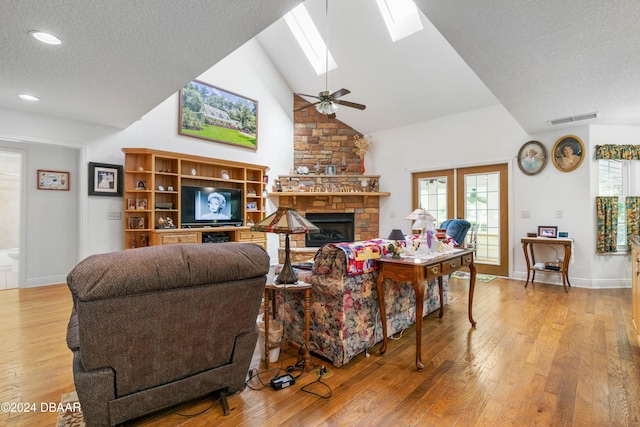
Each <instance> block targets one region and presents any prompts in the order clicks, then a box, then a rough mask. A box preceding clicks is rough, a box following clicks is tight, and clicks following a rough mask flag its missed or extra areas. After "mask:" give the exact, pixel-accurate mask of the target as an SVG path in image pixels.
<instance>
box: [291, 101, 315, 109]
mask: <svg viewBox="0 0 640 427" xmlns="http://www.w3.org/2000/svg"><path fill="white" fill-rule="evenodd" d="M317 104H320V101H318V102H314V103H313V104H308V105H305V106H304V107H300V108H294V110H293V111H300V110H304V109H305V108H309V107H313V106H315V105H317Z"/></svg>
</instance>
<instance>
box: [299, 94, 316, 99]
mask: <svg viewBox="0 0 640 427" xmlns="http://www.w3.org/2000/svg"><path fill="white" fill-rule="evenodd" d="M294 95H298V96H306V97H309V98H315V99H321V98H320V97H319V96H318V95H307V94H305V93H294Z"/></svg>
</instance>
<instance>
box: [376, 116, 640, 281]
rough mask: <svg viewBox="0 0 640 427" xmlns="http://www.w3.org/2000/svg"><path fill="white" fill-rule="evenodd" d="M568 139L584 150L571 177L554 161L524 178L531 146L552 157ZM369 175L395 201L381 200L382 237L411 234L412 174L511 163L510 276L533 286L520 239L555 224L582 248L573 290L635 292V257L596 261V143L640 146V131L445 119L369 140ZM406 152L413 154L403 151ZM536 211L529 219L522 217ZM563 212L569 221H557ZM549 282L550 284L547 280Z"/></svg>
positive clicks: (545, 251)
mask: <svg viewBox="0 0 640 427" xmlns="http://www.w3.org/2000/svg"><path fill="white" fill-rule="evenodd" d="M568 134H573V135H577V136H578V137H580V139H582V141H583V142H584V144H585V153H584V156H585V158H584V161H583V163H582V165H581V166H580V167H579V168H578V169H576V170H574V171H572V172H561V171H559V170H558V169H557V168H555V166H554V165H553V162H552V160H551V159H549V161H548V163H547V166H546V167H545V169H544V170H543V171H542V172H541V173H540V174H538V175H535V176H528V175H524V174H523V173H521V172H520V170H519V168H518V166H517V163H516V162H515V159H516V156H517V153H518V150H519V149H520V147H521V146H522V145H523V144H524V143H525V142H527V141H530V140H537V141H540V142H541V143H543V144H544V145H545V147H546V148H547V151H548V154H549V155H551V152H552V148H553V146H554V144H555V142H556V141H557V140H558V139H559V138H561V137H563V136H566V135H568ZM370 140H371V141H372V146H371V149H370V151H369V153H367V156H366V159H365V161H366V163H367V171H368V172H371V173H373V174H380V175H381V176H382V178H381V183H380V186H381V189H382V190H384V191H390V192H391V196H390V197H388V198H383V199H382V204H381V212H380V232H381V234H384V233H386V232H388V231H389V230H391V229H392V228H401V229H408V226H409V221H407V220H405V219H404V217H405V216H406V215H407V214H408V213H409V212H411V209H412V199H411V185H412V184H411V173H412V172H417V171H426V170H436V169H448V168H453V167H466V166H474V165H482V164H492V163H504V162H506V161H508V162H509V164H510V168H509V187H510V188H509V192H510V206H509V210H510V212H509V214H510V217H509V223H510V231H509V237H510V239H509V240H510V248H509V249H510V254H511V266H510V276H511V277H512V278H516V279H522V280H524V279H526V262H525V259H524V254H523V251H522V247H521V245H520V239H521V238H522V237H523V236H526V233H527V232H536V231H537V227H538V225H556V226H558V230H560V231H568V232H569V236H570V237H572V238H573V239H574V241H575V245H574V249H575V250H574V262H573V263H572V264H571V265H570V267H569V273H570V280H571V283H572V285H573V286H580V287H598V288H600V287H629V286H630V279H629V277H630V266H629V264H630V263H629V257H628V255H626V256H625V255H619V256H598V255H595V240H596V237H595V229H596V220H595V216H596V215H595V195H596V192H597V188H598V176H597V164H596V162H595V160H593V157H594V148H593V147H594V146H595V145H596V144H611V143H619V144H624V143H627V144H631V143H633V144H637V143H638V141H639V140H640V128H637V127H613V126H582V127H578V128H572V129H571V130H570V131H568V130H567V129H564V130H562V129H560V130H554V131H550V132H546V133H543V134H537V135H528V134H527V133H526V132H524V131H523V130H522V128H521V127H520V126H519V125H518V123H517V122H515V120H514V119H513V118H512V117H511V115H510V114H509V113H508V112H507V111H506V110H505V109H504V108H503V107H502V106H495V107H490V108H485V109H481V110H476V111H470V112H467V113H463V114H457V115H452V116H449V117H445V118H442V119H438V120H432V121H428V122H422V123H416V124H414V125H411V126H405V127H401V128H396V129H388V130H385V131H382V132H377V133H374V134H372V135H370ZM399 147H406V149H399ZM522 211H529V212H530V218H521V215H522ZM557 211H562V216H563V217H562V218H558V217H557ZM536 253H539V254H540V255H541V256H542V257H551V256H552V255H553V251H552V250H551V249H550V248H544V247H540V245H538V246H537V247H536ZM540 276H544V277H540ZM536 280H537V281H545V282H548V283H555V284H561V281H560V277H559V275H538V276H537V278H536Z"/></svg>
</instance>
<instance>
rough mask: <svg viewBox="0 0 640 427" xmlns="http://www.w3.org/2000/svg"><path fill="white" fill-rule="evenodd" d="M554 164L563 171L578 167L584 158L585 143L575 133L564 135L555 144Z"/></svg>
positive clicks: (553, 152)
mask: <svg viewBox="0 0 640 427" xmlns="http://www.w3.org/2000/svg"><path fill="white" fill-rule="evenodd" d="M552 155H553V164H554V166H555V167H556V168H557V169H558V170H559V171H562V172H571V171H572V170H576V169H578V166H580V165H581V164H582V160H583V159H584V143H583V142H582V140H581V139H580V138H578V137H577V136H575V135H567V136H563V137H562V138H560V139H559V140H557V141H556V143H555V144H554V146H553V151H552Z"/></svg>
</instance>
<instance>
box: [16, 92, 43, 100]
mask: <svg viewBox="0 0 640 427" xmlns="http://www.w3.org/2000/svg"><path fill="white" fill-rule="evenodd" d="M18 96H19V97H20V98H22V99H24V100H25V101H40V98H38V97H37V96H33V95H27V94H26V93H21V94H20V95H18Z"/></svg>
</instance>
